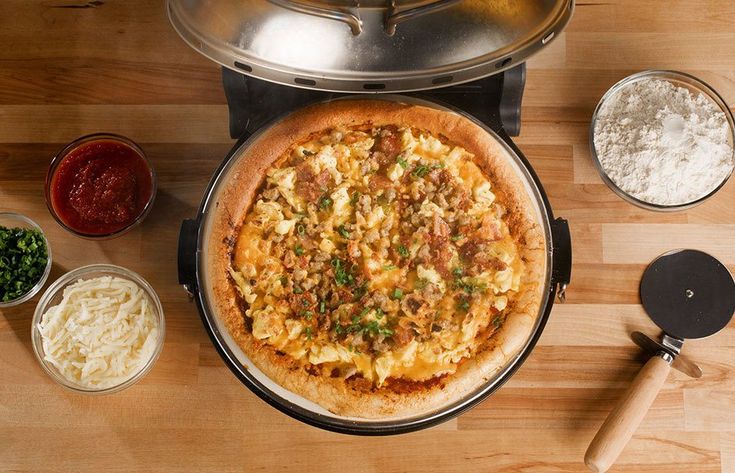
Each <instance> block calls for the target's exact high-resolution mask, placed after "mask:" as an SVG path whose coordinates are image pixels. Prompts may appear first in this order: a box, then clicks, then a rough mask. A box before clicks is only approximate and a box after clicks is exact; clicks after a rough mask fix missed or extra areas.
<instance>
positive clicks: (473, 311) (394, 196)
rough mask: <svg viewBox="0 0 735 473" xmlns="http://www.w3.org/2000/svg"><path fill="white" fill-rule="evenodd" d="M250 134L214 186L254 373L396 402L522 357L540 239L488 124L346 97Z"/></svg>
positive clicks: (424, 401)
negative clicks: (235, 163)
mask: <svg viewBox="0 0 735 473" xmlns="http://www.w3.org/2000/svg"><path fill="white" fill-rule="evenodd" d="M255 141H256V142H255V144H254V145H252V146H250V147H248V151H246V153H247V155H246V156H244V157H243V159H241V160H240V162H239V166H240V168H239V169H236V170H235V171H234V172H232V173H231V175H230V178H229V182H228V184H227V188H226V189H225V190H224V192H223V193H222V195H221V196H220V198H219V200H218V206H217V212H218V215H219V217H218V219H217V222H216V223H215V225H214V231H213V232H212V236H211V238H210V241H209V249H210V251H209V255H210V256H209V260H210V262H211V264H209V265H208V267H209V268H210V275H209V277H210V279H211V280H212V281H213V286H214V293H215V299H216V305H217V307H218V313H219V316H220V317H221V318H222V319H223V320H224V321H225V325H226V326H227V329H228V331H229V332H230V334H231V335H232V336H233V338H234V339H235V340H236V341H237V343H238V345H239V346H240V347H241V348H242V350H243V351H244V353H245V354H246V355H247V356H248V357H249V358H250V359H251V360H252V361H253V363H255V365H256V366H257V367H258V368H259V369H260V370H261V371H263V372H264V373H265V374H267V375H268V376H269V377H270V378H271V379H273V380H274V381H275V382H277V383H278V384H280V385H282V386H283V387H285V388H286V389H289V390H291V391H293V392H295V393H296V394H299V395H301V396H303V397H305V398H306V399H309V400H311V401H314V402H316V403H317V404H319V405H321V406H322V407H324V408H326V409H328V410H330V411H332V412H334V413H336V414H339V415H345V416H352V417H360V418H386V417H395V416H406V415H415V414H418V413H421V412H427V411H429V410H431V409H434V408H437V407H439V406H441V405H443V404H446V403H450V402H452V401H455V400H459V399H460V398H462V397H463V396H465V395H468V394H469V393H471V392H473V391H474V390H476V389H478V388H479V387H481V386H482V385H483V384H485V383H487V382H488V380H490V379H491V378H492V377H493V376H494V375H496V374H497V372H498V371H499V370H501V369H502V368H503V367H504V366H506V365H507V363H508V362H509V361H511V360H512V359H514V358H515V357H517V356H518V354H519V353H520V350H521V349H522V347H523V346H524V345H525V343H526V342H527V341H528V339H529V338H530V336H531V333H532V331H533V328H534V324H535V323H536V320H537V317H538V313H539V307H540V304H541V299H542V297H543V288H544V282H545V281H544V277H545V274H546V259H545V255H546V250H545V248H546V243H545V237H544V233H543V231H542V227H541V226H540V224H539V217H538V210H537V209H535V208H534V207H533V205H532V203H531V199H530V198H529V197H528V191H527V190H526V187H525V186H524V184H523V182H522V181H521V180H520V178H519V177H518V174H517V172H515V171H514V170H513V169H512V168H511V165H510V164H509V157H508V155H507V152H506V151H505V149H504V148H503V147H502V146H501V145H500V144H499V143H498V142H497V140H496V138H494V137H493V136H491V135H490V134H488V133H487V132H486V131H485V130H483V129H482V128H480V127H479V126H477V125H476V124H474V123H473V122H471V121H470V120H468V119H466V118H464V117H462V116H460V115H458V114H455V113H452V112H447V111H443V110H439V109H434V108H431V107H425V106H419V105H411V104H400V103H395V102H390V101H383V100H347V101H336V102H331V103H327V104H320V105H315V106H311V107H308V108H306V109H304V110H302V111H300V112H297V113H296V114H294V115H291V116H289V117H287V118H286V119H285V120H283V121H281V122H279V123H278V124H276V125H275V126H273V127H271V128H270V129H268V130H267V131H266V132H265V133H264V135H262V136H260V137H258V138H257V139H256V140H255Z"/></svg>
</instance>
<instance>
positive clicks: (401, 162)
mask: <svg viewBox="0 0 735 473" xmlns="http://www.w3.org/2000/svg"><path fill="white" fill-rule="evenodd" d="M396 161H398V165H399V166H401V167H402V168H403V169H406V168H407V167H408V161H406V160H405V159H403V158H402V157H400V156H399V157H398V159H397V160H396Z"/></svg>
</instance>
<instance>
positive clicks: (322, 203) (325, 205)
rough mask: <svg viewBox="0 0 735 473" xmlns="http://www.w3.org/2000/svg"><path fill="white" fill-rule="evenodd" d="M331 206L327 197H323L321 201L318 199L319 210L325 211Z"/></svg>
mask: <svg viewBox="0 0 735 473" xmlns="http://www.w3.org/2000/svg"><path fill="white" fill-rule="evenodd" d="M332 204H333V202H332V199H330V198H329V197H327V196H326V195H325V196H323V197H322V198H321V199H319V210H326V209H328V208H329V207H331V206H332Z"/></svg>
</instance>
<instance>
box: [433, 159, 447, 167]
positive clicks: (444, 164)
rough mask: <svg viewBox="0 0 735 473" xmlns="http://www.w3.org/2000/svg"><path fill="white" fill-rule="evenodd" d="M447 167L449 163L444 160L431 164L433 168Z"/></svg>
mask: <svg viewBox="0 0 735 473" xmlns="http://www.w3.org/2000/svg"><path fill="white" fill-rule="evenodd" d="M445 167H447V164H446V163H445V162H444V161H439V162H438V163H436V164H434V165H433V166H431V168H432V169H444V168H445Z"/></svg>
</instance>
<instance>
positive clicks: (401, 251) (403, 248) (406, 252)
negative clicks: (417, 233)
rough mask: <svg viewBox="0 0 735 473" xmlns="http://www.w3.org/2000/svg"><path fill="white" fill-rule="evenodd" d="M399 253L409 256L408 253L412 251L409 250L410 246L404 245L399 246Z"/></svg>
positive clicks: (405, 256)
mask: <svg viewBox="0 0 735 473" xmlns="http://www.w3.org/2000/svg"><path fill="white" fill-rule="evenodd" d="M398 254H399V255H401V256H402V257H403V258H408V255H410V253H409V252H408V248H406V247H405V246H403V245H399V246H398Z"/></svg>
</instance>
